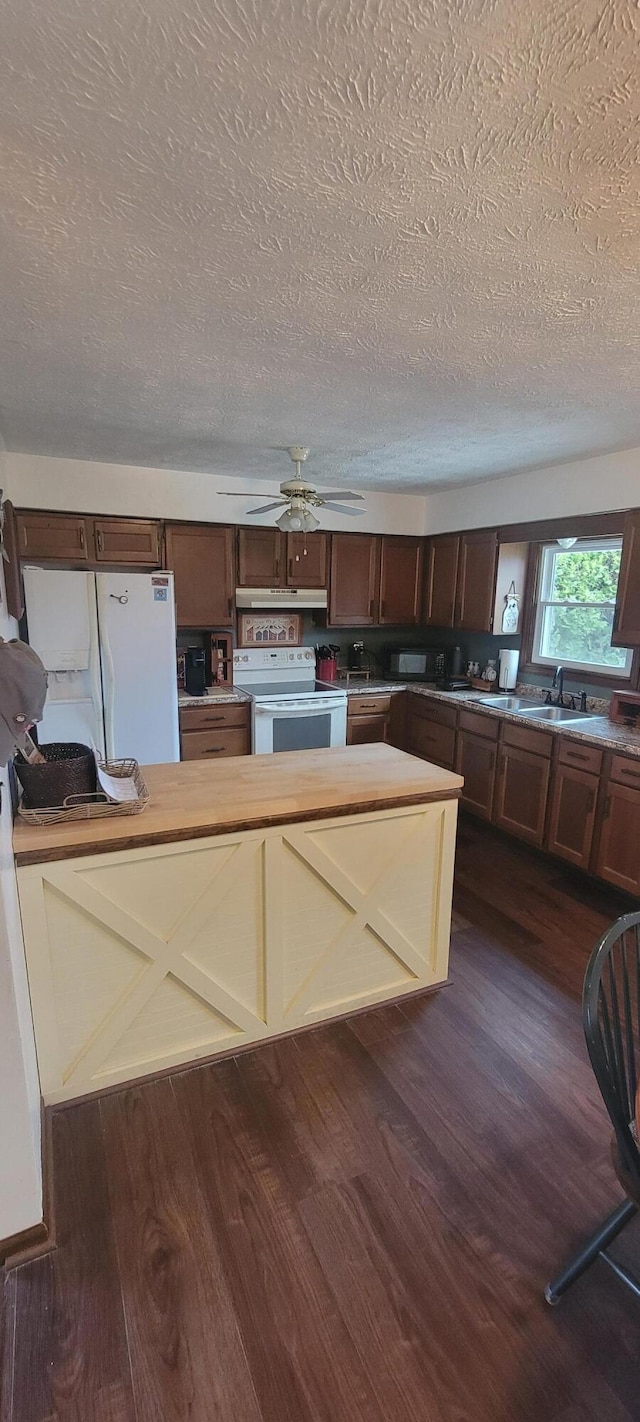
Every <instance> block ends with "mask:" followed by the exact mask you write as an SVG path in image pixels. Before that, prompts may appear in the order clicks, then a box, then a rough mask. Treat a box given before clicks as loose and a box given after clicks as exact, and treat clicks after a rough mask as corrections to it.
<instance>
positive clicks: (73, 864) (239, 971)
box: [14, 745, 462, 1104]
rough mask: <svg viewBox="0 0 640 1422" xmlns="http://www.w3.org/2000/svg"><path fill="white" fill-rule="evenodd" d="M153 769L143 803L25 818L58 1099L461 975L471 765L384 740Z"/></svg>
mask: <svg viewBox="0 0 640 1422" xmlns="http://www.w3.org/2000/svg"><path fill="white" fill-rule="evenodd" d="M144 776H145V780H146V782H147V785H148V789H149V793H150V802H149V805H148V806H147V808H146V809H145V810H144V812H143V813H142V814H140V815H137V816H131V817H123V818H113V819H96V820H92V821H91V820H85V821H72V822H68V823H66V824H58V825H50V826H33V825H27V824H26V823H24V822H20V821H18V822H17V824H16V826H15V831H14V853H15V858H16V866H17V873H18V886H19V894H20V908H21V914H22V921H23V929H24V939H25V949H26V956H27V968H28V974H29V988H30V994H31V1004H32V1011H33V1018H34V1026H35V1035H36V1046H37V1053H38V1064H39V1071H40V1081H41V1089H42V1095H43V1098H44V1100H45V1102H46V1103H47V1104H52V1103H55V1102H60V1101H67V1100H70V1099H74V1098H76V1097H81V1096H85V1095H87V1094H89V1093H93V1092H96V1091H101V1090H104V1089H106V1088H108V1087H113V1086H116V1085H121V1084H122V1083H124V1082H128V1081H132V1080H135V1079H137V1078H139V1077H141V1076H146V1075H149V1074H152V1073H154V1072H158V1071H163V1070H167V1069H168V1068H172V1067H176V1066H179V1065H181V1064H185V1063H190V1062H196V1061H199V1060H202V1059H203V1058H207V1057H211V1056H215V1055H218V1054H222V1053H228V1052H237V1051H239V1050H241V1049H243V1048H244V1047H246V1046H247V1045H249V1044H252V1043H256V1042H259V1041H262V1040H265V1039H267V1038H270V1037H276V1036H280V1035H282V1034H284V1033H288V1032H292V1031H296V1030H300V1029H301V1028H302V1027H305V1026H310V1025H312V1024H314V1023H317V1022H321V1021H326V1020H328V1019H331V1018H334V1017H339V1016H342V1015H344V1014H347V1013H350V1012H354V1011H356V1010H357V1009H359V1008H363V1007H368V1006H372V1005H374V1004H377V1003H381V1002H385V1001H388V1000H391V999H396V998H399V997H401V996H404V995H406V994H408V993H415V992H417V991H421V990H422V991H424V990H425V989H428V988H432V987H435V986H436V985H437V984H439V983H442V982H444V981H445V979H446V977H447V969H448V952H449V934H450V917H451V893H452V879H453V860H454V850H455V832H456V816H457V801H458V797H459V794H460V788H461V785H462V780H461V778H460V776H458V775H454V774H452V773H450V772H449V771H446V770H441V769H440V768H439V767H438V766H435V765H431V764H429V763H427V762H425V761H422V760H419V759H417V758H415V757H413V756H410V755H407V754H405V753H404V752H403V751H399V750H395V749H393V748H392V747H391V746H387V745H369V746H347V747H339V748H332V749H327V750H312V751H294V752H288V753H285V754H280V755H265V756H240V757H237V758H229V759H227V760H225V761H219V762H217V763H216V764H204V765H203V764H201V763H179V764H174V765H156V766H145V770H144Z"/></svg>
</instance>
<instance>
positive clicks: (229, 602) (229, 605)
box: [227, 597, 233, 617]
mask: <svg viewBox="0 0 640 1422" xmlns="http://www.w3.org/2000/svg"><path fill="white" fill-rule="evenodd" d="M227 611H228V613H229V616H230V617H233V598H232V597H228V598H227Z"/></svg>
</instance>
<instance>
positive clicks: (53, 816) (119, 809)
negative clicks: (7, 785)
mask: <svg viewBox="0 0 640 1422" xmlns="http://www.w3.org/2000/svg"><path fill="white" fill-rule="evenodd" d="M94 764H95V762H94ZM100 764H101V766H103V768H104V769H105V770H106V772H107V774H108V775H112V776H113V777H114V778H115V779H120V778H123V779H127V780H133V782H134V785H135V787H136V792H137V799H135V800H124V801H119V802H114V801H113V800H109V799H108V797H107V796H106V795H105V793H104V791H103V790H101V789H98V790H97V791H96V792H95V793H94V794H91V795H82V794H80V795H68V796H67V797H66V799H65V800H64V801H63V803H61V804H60V805H51V806H49V807H48V808H47V809H39V810H30V809H28V808H27V807H26V805H25V803H24V801H22V803H21V804H20V805H18V814H19V816H20V818H21V819H22V820H26V821H27V824H30V825H55V824H64V823H65V821H66V820H99V819H104V818H107V817H110V816H112V815H139V814H140V811H141V810H144V808H145V805H147V804H148V803H149V791H148V790H147V787H146V785H145V782H144V780H143V778H142V775H141V774H140V767H139V765H138V762H137V760H107V761H105V762H104V763H103V762H102V761H101V762H100Z"/></svg>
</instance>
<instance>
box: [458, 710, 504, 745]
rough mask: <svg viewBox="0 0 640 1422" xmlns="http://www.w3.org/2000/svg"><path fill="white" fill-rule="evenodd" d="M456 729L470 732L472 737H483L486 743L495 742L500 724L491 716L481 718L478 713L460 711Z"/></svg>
mask: <svg viewBox="0 0 640 1422" xmlns="http://www.w3.org/2000/svg"><path fill="white" fill-rule="evenodd" d="M458 728H459V730H461V731H471V732H472V734H473V735H474V736H484V738H485V740H487V741H497V739H498V731H499V730H500V722H499V721H497V720H494V718H493V716H482V715H481V714H480V713H479V712H478V711H461V712H460V719H459V721H458Z"/></svg>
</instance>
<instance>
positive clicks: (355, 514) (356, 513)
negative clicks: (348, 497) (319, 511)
mask: <svg viewBox="0 0 640 1422" xmlns="http://www.w3.org/2000/svg"><path fill="white" fill-rule="evenodd" d="M322 507H323V509H331V512H332V513H341V514H351V516H352V518H360V516H361V514H363V513H364V512H365V510H364V509H345V508H344V506H343V504H328V503H327V500H326V499H323V500H322Z"/></svg>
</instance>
